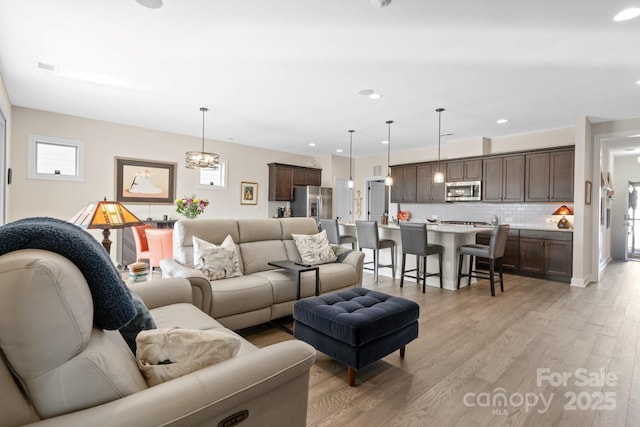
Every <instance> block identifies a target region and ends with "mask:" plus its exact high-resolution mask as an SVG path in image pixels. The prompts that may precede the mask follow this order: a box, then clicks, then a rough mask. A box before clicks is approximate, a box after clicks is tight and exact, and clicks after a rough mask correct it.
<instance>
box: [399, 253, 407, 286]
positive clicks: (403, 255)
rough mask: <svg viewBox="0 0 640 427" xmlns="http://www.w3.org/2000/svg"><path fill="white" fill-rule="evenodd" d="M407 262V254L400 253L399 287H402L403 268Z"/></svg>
mask: <svg viewBox="0 0 640 427" xmlns="http://www.w3.org/2000/svg"><path fill="white" fill-rule="evenodd" d="M406 260H407V254H405V253H404V252H403V253H402V267H401V268H400V287H402V286H403V285H404V268H405V263H406Z"/></svg>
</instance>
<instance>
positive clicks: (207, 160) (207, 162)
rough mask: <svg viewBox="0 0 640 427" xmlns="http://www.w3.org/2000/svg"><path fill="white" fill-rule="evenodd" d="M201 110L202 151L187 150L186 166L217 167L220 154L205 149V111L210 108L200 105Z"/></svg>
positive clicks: (194, 167) (193, 167) (198, 167)
mask: <svg viewBox="0 0 640 427" xmlns="http://www.w3.org/2000/svg"><path fill="white" fill-rule="evenodd" d="M200 111H202V151H187V154H186V158H185V162H186V164H185V166H186V167H187V168H188V169H217V167H218V164H219V163H220V162H219V160H218V159H219V158H220V156H218V155H217V154H216V153H207V152H206V151H204V113H206V112H207V111H209V109H208V108H205V107H200Z"/></svg>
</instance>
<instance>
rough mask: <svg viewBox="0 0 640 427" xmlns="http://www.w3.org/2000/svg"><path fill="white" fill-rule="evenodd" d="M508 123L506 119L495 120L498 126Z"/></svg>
mask: <svg viewBox="0 0 640 427" xmlns="http://www.w3.org/2000/svg"><path fill="white" fill-rule="evenodd" d="M508 121H509V120H507V119H498V120H496V123H497V124H499V125H503V124H505V123H507V122H508Z"/></svg>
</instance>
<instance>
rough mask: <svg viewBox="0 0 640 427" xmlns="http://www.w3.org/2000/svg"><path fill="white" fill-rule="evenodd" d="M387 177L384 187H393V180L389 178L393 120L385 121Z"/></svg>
mask: <svg viewBox="0 0 640 427" xmlns="http://www.w3.org/2000/svg"><path fill="white" fill-rule="evenodd" d="M386 123H387V128H388V135H387V176H386V178H385V179H384V185H393V178H392V177H391V161H390V160H391V123H393V120H387V121H386Z"/></svg>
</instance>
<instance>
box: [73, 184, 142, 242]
mask: <svg viewBox="0 0 640 427" xmlns="http://www.w3.org/2000/svg"><path fill="white" fill-rule="evenodd" d="M69 222H71V223H73V224H75V225H77V226H79V227H81V228H98V229H102V236H103V239H102V246H104V248H105V249H106V250H107V253H110V252H111V240H109V235H110V234H111V232H110V230H111V229H114V228H126V227H132V226H134V225H142V224H143V222H142V221H140V219H138V217H137V216H135V215H134V214H132V213H131V212H130V211H129V210H128V209H127V208H125V207H124V206H123V205H121V204H120V203H119V202H110V201H107V198H106V197H105V198H104V200H102V201H99V202H91V203H89V204H88V205H87V206H86V207H85V208H84V209H82V210H81V211H80V212H78V213H77V214H76V215H75V216H74V217H73V218H71V219H70V220H69Z"/></svg>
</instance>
